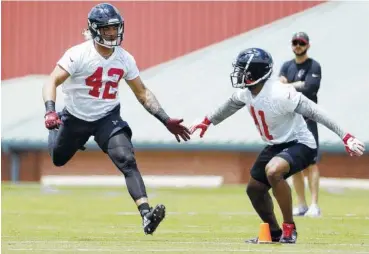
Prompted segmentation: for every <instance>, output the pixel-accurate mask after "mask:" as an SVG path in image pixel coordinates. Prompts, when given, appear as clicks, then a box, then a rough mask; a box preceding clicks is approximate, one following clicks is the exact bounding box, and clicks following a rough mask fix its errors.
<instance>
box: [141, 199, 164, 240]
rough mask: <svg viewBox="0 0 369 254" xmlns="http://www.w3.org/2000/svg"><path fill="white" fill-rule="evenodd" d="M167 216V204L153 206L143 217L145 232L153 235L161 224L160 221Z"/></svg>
mask: <svg viewBox="0 0 369 254" xmlns="http://www.w3.org/2000/svg"><path fill="white" fill-rule="evenodd" d="M164 217H165V206H164V205H157V206H156V207H155V208H154V209H153V208H151V209H150V212H148V213H146V214H145V215H144V216H143V217H142V225H143V228H144V232H145V234H146V235H147V234H150V235H152V234H153V233H154V232H155V230H156V228H157V227H158V226H159V224H160V222H161V221H162V220H163V219H164Z"/></svg>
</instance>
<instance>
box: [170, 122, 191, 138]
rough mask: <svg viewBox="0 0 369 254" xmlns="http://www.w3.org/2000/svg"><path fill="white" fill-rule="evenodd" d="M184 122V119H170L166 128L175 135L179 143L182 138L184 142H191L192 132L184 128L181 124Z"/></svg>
mask: <svg viewBox="0 0 369 254" xmlns="http://www.w3.org/2000/svg"><path fill="white" fill-rule="evenodd" d="M182 122H183V119H173V118H169V120H168V121H167V123H166V124H165V126H166V127H167V129H168V130H169V131H170V132H171V133H172V134H174V136H175V137H176V139H177V141H178V142H181V139H180V138H179V137H181V138H182V139H183V140H184V141H187V140H190V139H191V138H190V130H189V129H188V128H187V127H186V126H183V125H182V124H181V123H182Z"/></svg>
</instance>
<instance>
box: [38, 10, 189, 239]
mask: <svg viewBox="0 0 369 254" xmlns="http://www.w3.org/2000/svg"><path fill="white" fill-rule="evenodd" d="M123 34H124V20H123V17H122V16H121V15H120V13H119V11H118V10H117V9H116V8H115V7H114V6H112V5H110V4H98V5H96V6H95V7H93V8H92V10H91V11H90V13H89V14H88V30H86V35H87V36H88V37H89V40H87V41H86V42H84V43H82V44H79V45H77V46H74V47H72V48H70V49H68V50H67V51H66V53H65V54H64V56H63V57H62V58H61V59H60V60H59V61H58V63H57V65H56V67H55V69H54V70H53V72H52V73H51V75H50V77H49V79H48V81H47V82H46V83H45V85H44V87H43V99H44V102H45V107H46V114H45V126H46V128H48V129H49V130H50V131H49V141H48V143H49V152H50V156H51V158H52V161H53V163H54V164H55V165H56V166H63V165H64V164H66V163H67V162H68V161H69V160H70V159H71V158H72V157H73V155H74V154H75V153H76V152H77V150H78V149H81V148H83V147H84V144H85V143H86V142H87V141H88V139H89V138H90V136H94V138H95V141H96V143H97V144H98V145H99V147H100V148H101V149H102V151H104V152H105V153H106V154H107V155H108V156H109V157H110V159H111V160H112V161H113V163H114V164H115V165H116V167H117V168H118V169H119V170H120V171H121V172H122V173H123V175H124V177H125V179H126V184H127V188H128V191H129V193H130V195H131V197H132V199H133V200H134V201H135V203H136V205H137V206H138V210H139V211H140V214H141V217H142V220H143V228H144V232H145V233H146V234H152V233H154V231H155V230H156V228H157V227H158V225H159V223H160V222H161V221H162V220H163V219H164V217H165V207H164V205H157V206H156V207H155V208H151V207H150V206H149V203H148V199H147V194H146V189H145V185H144V182H143V180H142V177H141V174H140V172H139V170H138V168H137V164H136V159H135V155H134V149H133V146H132V142H131V136H132V131H131V129H130V127H129V125H128V123H127V122H125V121H123V119H122V118H121V116H120V101H119V96H118V95H119V91H118V84H119V81H120V80H121V79H124V80H125V81H126V82H127V84H128V85H129V87H130V88H131V89H132V91H133V93H134V94H135V95H136V97H137V99H138V100H139V102H140V103H141V104H142V105H143V106H144V107H145V108H146V110H147V111H148V112H149V113H151V114H152V115H154V116H155V117H156V118H157V119H158V120H160V121H161V122H162V123H163V124H164V125H165V126H166V127H167V129H168V130H169V131H170V132H171V133H172V134H174V135H175V137H176V139H177V141H178V142H180V138H182V139H183V140H184V141H187V140H188V139H190V136H189V134H190V133H189V130H188V129H187V128H186V127H184V126H183V125H182V124H181V122H182V121H183V119H173V118H170V117H169V116H168V115H167V114H166V113H165V111H164V110H163V108H162V107H161V106H160V104H159V102H158V101H157V99H156V98H155V96H154V95H153V93H152V92H151V91H150V90H149V89H148V88H146V87H145V85H144V84H143V82H142V80H141V78H140V76H139V70H138V68H137V66H136V63H135V60H134V58H133V56H132V55H130V54H129V53H128V52H127V51H125V50H124V49H123V48H122V47H120V44H121V42H122V41H123ZM60 84H62V88H63V89H62V90H63V92H64V93H65V108H64V110H63V111H62V112H60V113H56V112H55V100H56V87H57V86H59V85H60Z"/></svg>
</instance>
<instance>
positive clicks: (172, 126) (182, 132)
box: [126, 76, 190, 142]
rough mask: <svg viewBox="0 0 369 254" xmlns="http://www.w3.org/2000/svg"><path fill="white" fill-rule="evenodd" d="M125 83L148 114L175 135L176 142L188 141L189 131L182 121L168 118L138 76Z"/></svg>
mask: <svg viewBox="0 0 369 254" xmlns="http://www.w3.org/2000/svg"><path fill="white" fill-rule="evenodd" d="M126 82H127V84H128V85H129V87H130V88H131V89H132V91H133V93H134V94H135V95H136V98H137V100H138V101H139V102H140V103H141V104H142V105H143V106H144V108H145V109H146V110H147V111H148V112H149V113H150V114H152V115H154V116H155V117H156V118H157V119H158V120H159V121H160V122H162V123H163V124H164V125H165V126H166V127H167V128H168V130H169V131H170V132H171V133H173V134H174V135H175V137H176V139H177V141H178V142H180V139H179V137H181V138H182V139H183V140H184V141H187V140H189V139H190V136H189V134H190V131H189V130H188V129H187V127H185V126H183V125H182V124H181V123H182V122H183V119H173V118H170V117H169V116H168V114H167V113H166V112H165V111H164V109H163V107H162V106H161V105H160V103H159V101H158V100H157V99H156V97H155V95H154V94H153V93H152V92H151V91H150V90H149V89H148V88H146V86H145V85H144V83H143V82H142V80H141V78H140V76H138V77H136V78H134V79H132V80H126Z"/></svg>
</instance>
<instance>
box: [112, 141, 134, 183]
mask: <svg viewBox="0 0 369 254" xmlns="http://www.w3.org/2000/svg"><path fill="white" fill-rule="evenodd" d="M108 155H109V157H110V158H111V160H112V161H113V162H114V164H115V165H116V166H117V167H118V169H119V170H120V171H121V172H122V173H123V174H124V175H125V176H127V175H131V174H132V171H135V170H136V171H137V170H138V169H137V164H136V158H135V155H134V152H133V149H132V148H131V147H125V146H117V147H115V148H112V149H108Z"/></svg>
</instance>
